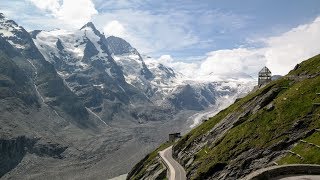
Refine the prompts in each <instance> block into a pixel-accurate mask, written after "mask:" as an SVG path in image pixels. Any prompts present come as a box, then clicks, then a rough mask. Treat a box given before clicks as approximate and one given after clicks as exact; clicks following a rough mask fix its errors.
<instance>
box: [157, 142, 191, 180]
mask: <svg viewBox="0 0 320 180" xmlns="http://www.w3.org/2000/svg"><path fill="white" fill-rule="evenodd" d="M159 155H160V157H161V159H162V161H163V162H164V163H165V165H166V166H167V168H168V171H169V180H186V179H187V176H186V171H185V170H184V168H183V167H182V166H181V165H180V164H179V163H178V162H177V161H176V160H174V159H173V157H172V146H170V147H168V148H167V149H165V150H163V151H160V152H159Z"/></svg>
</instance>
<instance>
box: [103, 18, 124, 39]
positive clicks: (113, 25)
mask: <svg viewBox="0 0 320 180" xmlns="http://www.w3.org/2000/svg"><path fill="white" fill-rule="evenodd" d="M103 31H104V33H105V34H106V35H108V36H117V37H122V38H124V36H125V28H124V27H123V25H122V24H121V23H120V22H119V21H116V20H113V21H111V22H109V23H108V24H107V25H106V26H105V27H104V28H103Z"/></svg>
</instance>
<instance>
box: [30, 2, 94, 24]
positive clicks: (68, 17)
mask: <svg viewBox="0 0 320 180" xmlns="http://www.w3.org/2000/svg"><path fill="white" fill-rule="evenodd" d="M27 1H30V2H32V3H33V4H34V5H35V6H36V7H37V8H39V9H41V10H43V11H46V12H48V13H50V15H52V16H53V17H55V18H57V19H59V20H61V21H63V23H66V24H68V25H69V26H72V27H77V28H78V27H79V26H82V25H84V24H85V23H87V22H88V21H90V20H91V18H92V16H93V15H95V14H98V11H97V10H96V9H95V7H94V4H93V2H92V1H91V0H77V1H74V0H63V1H61V0H45V1H44V0H27Z"/></svg>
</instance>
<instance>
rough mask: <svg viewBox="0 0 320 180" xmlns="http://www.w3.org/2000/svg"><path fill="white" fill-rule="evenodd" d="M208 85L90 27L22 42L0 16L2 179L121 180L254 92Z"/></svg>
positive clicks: (36, 34)
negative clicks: (198, 119) (206, 115)
mask: <svg viewBox="0 0 320 180" xmlns="http://www.w3.org/2000/svg"><path fill="white" fill-rule="evenodd" d="M215 78H216V76H215V75H213V74H211V75H210V77H208V78H207V79H205V80H204V79H201V80H194V79H191V80H190V79H188V78H186V77H185V76H183V75H182V74H181V73H179V72H176V71H175V70H174V69H172V68H170V67H168V66H165V65H163V64H161V63H158V62H157V61H156V60H155V59H152V58H150V57H148V56H145V55H141V54H140V53H139V52H138V51H137V50H136V49H135V48H134V47H132V46H131V45H130V44H129V43H128V42H126V41H125V40H123V39H121V38H118V37H113V36H110V37H105V36H104V35H103V34H102V33H100V32H99V31H98V30H97V29H96V28H95V27H94V25H93V24H92V23H88V24H86V25H85V26H83V27H82V28H81V29H79V30H75V31H66V30H58V29H56V30H53V31H40V30H36V31H32V32H27V31H26V30H25V29H24V28H23V27H21V26H19V25H18V24H17V23H15V22H14V21H12V20H9V19H7V18H6V17H4V15H3V14H0V89H1V91H0V101H1V103H0V124H1V127H0V147H5V148H2V151H1V153H0V159H4V161H5V164H6V168H4V169H3V168H2V169H0V176H2V175H4V174H6V173H7V174H6V175H7V176H8V178H12V179H23V178H25V177H35V176H36V177H37V178H38V179H48V178H49V179H50V178H51V177H56V176H57V175H59V177H61V179H70V174H69V173H70V172H72V173H73V174H72V176H76V177H75V178H76V179H97V178H99V177H107V178H109V177H112V176H114V175H118V174H120V173H122V174H123V173H126V172H128V171H129V169H130V168H131V166H132V165H133V164H134V163H135V162H136V161H138V160H139V159H140V158H142V157H143V156H145V155H146V154H145V153H146V152H148V151H149V150H151V149H153V148H155V147H156V146H157V145H159V144H160V143H161V142H163V141H164V140H165V139H166V138H167V134H168V133H170V132H172V131H175V130H177V131H181V129H183V128H186V126H188V125H186V120H187V119H188V117H190V116H191V115H193V114H195V113H197V112H199V111H202V110H207V109H208V108H216V106H218V105H219V104H220V101H224V100H226V99H227V100H228V101H227V102H229V101H230V103H231V102H232V101H233V100H235V98H237V97H238V96H240V95H241V93H245V92H248V91H249V89H250V87H251V85H249V86H248V83H247V82H245V81H242V80H239V79H232V78H230V79H227V80H226V79H215ZM227 104H228V103H227ZM150 121H153V122H150ZM187 128H189V126H188V127H187ZM7 154H10V157H9V156H7ZM128 154H130V155H131V156H130V157H129V158H128ZM13 156H14V158H12V157H13ZM8 157H9V158H8ZM23 158H26V161H25V160H24V159H23ZM29 160H30V161H29ZM20 162H23V163H24V164H23V165H21V166H18V165H19V163H20ZM45 167H50V172H51V173H50V174H48V173H46V172H47V171H46V170H48V169H46V168H45ZM105 167H108V168H107V169H106V168H105ZM39 169H40V171H39ZM8 172H10V173H8ZM39 172H43V174H41V173H40V174H39Z"/></svg>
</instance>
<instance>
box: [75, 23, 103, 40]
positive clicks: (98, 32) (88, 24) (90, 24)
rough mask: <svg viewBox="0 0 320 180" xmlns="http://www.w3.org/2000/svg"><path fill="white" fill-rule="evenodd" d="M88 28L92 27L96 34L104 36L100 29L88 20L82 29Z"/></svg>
mask: <svg viewBox="0 0 320 180" xmlns="http://www.w3.org/2000/svg"><path fill="white" fill-rule="evenodd" d="M88 29H91V30H92V31H93V32H94V34H96V35H97V36H100V37H101V36H102V34H101V33H100V31H98V30H97V28H96V26H95V25H94V24H93V23H92V22H88V23H87V24H85V25H84V26H82V28H81V29H80V30H88Z"/></svg>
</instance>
